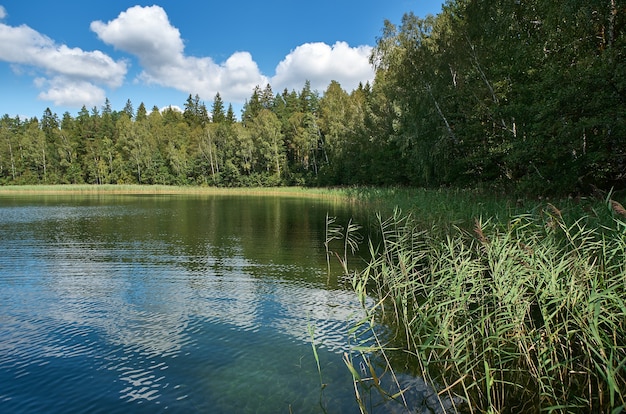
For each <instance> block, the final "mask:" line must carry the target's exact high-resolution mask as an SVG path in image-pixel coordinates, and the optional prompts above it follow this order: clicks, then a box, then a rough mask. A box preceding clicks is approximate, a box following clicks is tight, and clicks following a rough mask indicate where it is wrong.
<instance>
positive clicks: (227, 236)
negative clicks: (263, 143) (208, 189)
mask: <svg viewBox="0 0 626 414" xmlns="http://www.w3.org/2000/svg"><path fill="white" fill-rule="evenodd" d="M327 212H328V213H330V214H331V215H342V214H348V213H347V212H344V211H341V210H336V208H335V207H333V206H329V205H327V204H324V203H323V202H319V201H314V200H302V199H287V198H268V197H265V198H262V197H250V196H248V197H210V196H205V197H200V196H113V195H109V196H64V197H61V196H56V197H32V196H29V197H0V252H1V255H0V412H4V413H21V412H27V413H38V412H42V413H44V412H45V413H55V412H58V413H60V412H63V413H66V412H90V413H92V412H102V413H115V412H149V413H154V412H185V413H186V412H207V413H245V412H255V413H256V412H260V413H280V412H284V413H288V412H294V413H308V412H313V413H315V412H323V411H324V409H326V410H327V412H329V413H334V412H345V413H353V412H358V407H357V405H356V404H355V402H354V394H353V392H354V391H353V388H352V381H351V377H350V374H349V372H348V370H347V369H346V367H345V365H344V363H343V362H342V353H343V352H344V351H345V350H347V349H348V348H347V346H348V341H349V339H348V333H347V329H348V327H349V324H350V321H351V320H353V319H355V318H356V317H358V315H359V314H360V313H359V305H358V303H357V302H356V300H355V295H354V293H353V292H351V291H350V290H349V289H346V288H345V287H343V286H342V284H341V283H338V282H337V281H336V280H334V281H333V280H331V281H330V283H328V281H327V273H326V261H325V260H326V259H325V257H326V256H325V252H324V250H323V241H324V218H325V215H326V213H327ZM309 327H314V337H315V342H316V344H317V347H318V353H319V358H320V363H321V366H322V380H323V382H324V383H325V384H327V386H326V388H325V389H324V392H323V395H322V396H321V398H320V378H319V375H318V371H317V367H316V363H315V359H314V354H313V352H312V347H311V337H310V334H309Z"/></svg>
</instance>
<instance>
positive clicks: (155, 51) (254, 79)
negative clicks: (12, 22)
mask: <svg viewBox="0 0 626 414" xmlns="http://www.w3.org/2000/svg"><path fill="white" fill-rule="evenodd" d="M91 30H92V31H93V32H95V33H96V34H97V36H98V37H99V38H100V40H102V41H103V42H105V43H107V44H110V45H112V46H114V47H115V48H116V49H119V50H122V51H125V52H127V53H130V54H132V55H135V56H136V57H137V58H138V59H139V62H140V64H141V66H142V69H143V72H142V73H141V74H140V75H139V76H138V78H137V79H138V80H139V81H143V82H145V83H148V84H157V85H161V86H165V87H171V88H175V89H178V90H180V91H183V92H185V93H191V94H199V95H200V96H201V97H203V98H204V99H211V98H213V97H214V96H215V94H216V93H217V92H219V93H220V95H221V96H222V98H223V99H224V100H226V101H231V102H243V101H244V100H246V99H247V98H249V97H250V95H251V93H252V91H253V89H254V87H255V86H257V85H259V86H262V87H263V86H264V85H266V84H267V83H270V84H271V85H272V88H273V89H274V90H282V89H284V88H287V89H289V90H291V89H296V90H298V89H300V88H302V86H303V85H304V82H305V81H306V80H309V81H310V82H311V86H312V88H313V89H318V90H323V89H325V88H326V87H327V86H328V85H329V84H330V81H332V80H335V81H337V82H339V83H340V84H341V85H342V86H343V87H344V88H345V89H347V90H351V89H354V88H356V87H357V86H358V84H359V82H366V81H371V80H373V79H374V71H373V69H372V68H371V66H370V64H369V55H370V53H371V50H372V48H371V47H370V46H359V47H350V46H349V45H348V44H347V43H345V42H337V43H335V44H334V45H332V46H329V45H327V44H325V43H307V44H304V45H301V46H298V47H297V48H296V49H294V50H293V51H291V53H289V55H287V56H286V57H285V59H284V60H283V61H281V62H280V63H279V64H278V66H277V67H276V74H275V76H274V77H272V78H271V79H270V78H269V77H267V76H265V75H264V74H262V73H261V71H260V70H259V67H258V65H257V63H256V62H255V61H254V60H253V57H252V55H251V54H250V53H249V52H242V51H239V52H235V53H233V54H232V55H231V56H230V57H229V58H228V59H227V60H226V61H225V62H221V63H216V62H214V61H213V59H211V58H210V57H194V56H187V55H186V54H185V46H184V42H183V39H182V38H181V33H180V31H179V30H178V29H177V28H176V27H174V26H172V24H171V23H170V21H169V18H168V16H167V13H166V12H165V10H164V9H163V8H161V7H160V6H150V7H141V6H134V7H131V8H129V9H128V10H126V11H124V12H122V13H120V14H119V16H118V17H117V18H115V19H114V20H111V21H109V22H107V23H105V22H102V21H94V22H92V23H91Z"/></svg>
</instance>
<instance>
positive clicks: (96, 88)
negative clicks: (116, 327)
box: [0, 0, 444, 117]
mask: <svg viewBox="0 0 626 414" xmlns="http://www.w3.org/2000/svg"><path fill="white" fill-rule="evenodd" d="M443 1H444V0H411V1H409V0H382V1H381V0H361V1H358V2H356V1H355V2H353V1H341V0H339V1H337V0H334V1H332V0H318V1H316V2H304V1H294V0H275V1H265V2H264V1H258V0H252V1H250V0H240V1H228V0H226V1H224V0H222V1H214V0H210V1H201V2H199V1H192V0H161V1H158V0H154V2H149V3H139V4H138V3H137V2H136V1H124V0H119V1H118V0H116V1H99V2H88V1H77V0H70V1H63V0H61V1H45V2H44V1H14V0H0V116H1V115H3V114H9V115H10V116H16V115H19V116H22V117H33V116H37V117H41V115H42V113H43V111H44V110H45V109H46V108H48V107H49V108H50V109H51V110H52V111H53V112H55V113H57V114H58V115H59V116H61V115H62V114H63V113H64V112H65V111H68V112H70V114H72V115H75V114H76V113H77V112H78V111H79V110H80V108H81V107H82V106H83V105H84V106H86V107H87V108H88V109H91V108H93V107H96V108H98V109H101V107H102V105H103V104H104V102H105V99H106V98H108V99H109V100H110V102H111V106H112V108H113V109H114V110H121V109H122V108H123V107H124V105H125V103H126V101H127V100H128V99H130V100H131V102H132V103H133V106H134V107H135V108H136V107H137V106H138V105H139V103H141V102H143V103H144V104H145V105H146V107H147V108H148V110H150V109H151V108H152V107H153V106H155V105H156V106H158V107H159V108H163V107H167V106H170V105H173V106H178V107H182V106H183V105H184V103H185V101H186V99H187V97H188V96H189V94H192V95H196V94H197V95H199V96H200V99H201V100H202V101H203V102H205V103H206V104H207V106H208V107H209V109H210V104H211V103H212V101H213V98H214V97H215V94H216V93H217V92H219V93H220V95H221V97H222V100H223V101H224V102H225V103H226V104H227V105H228V104H232V105H233V107H234V108H235V109H236V111H235V112H236V115H237V116H239V112H238V110H239V109H240V108H241V105H242V104H243V103H244V102H245V101H246V99H248V98H249V97H250V95H251V94H252V91H253V89H254V87H255V86H257V85H259V86H261V87H265V85H267V84H268V83H269V84H270V85H271V87H272V90H273V91H274V93H277V92H281V91H282V90H284V89H285V88H286V89H288V90H289V91H291V90H296V91H300V90H301V89H302V87H303V86H304V83H305V81H306V80H309V81H310V82H311V87H312V89H313V90H317V91H318V92H320V93H323V92H324V90H325V89H326V87H327V86H328V85H329V83H330V81H331V80H336V81H338V82H339V83H340V84H341V86H342V87H343V88H344V89H346V90H347V91H351V90H353V89H354V88H356V87H357V86H358V84H359V82H363V83H365V82H367V81H370V82H371V81H372V80H373V78H374V73H373V69H372V67H371V65H370V64H369V55H370V52H371V50H372V47H373V46H374V45H375V44H376V39H377V38H378V37H379V36H380V35H381V33H382V28H383V24H384V21H385V20H389V21H391V22H392V23H394V24H400V22H401V19H402V16H403V14H404V13H407V12H410V11H412V12H413V13H415V14H416V15H418V16H420V17H424V16H426V15H427V14H437V13H439V12H440V11H441V7H442V4H443Z"/></svg>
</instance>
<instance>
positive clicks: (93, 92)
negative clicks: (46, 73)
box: [35, 76, 106, 107]
mask: <svg viewBox="0 0 626 414" xmlns="http://www.w3.org/2000/svg"><path fill="white" fill-rule="evenodd" d="M35 84H36V85H37V86H39V87H41V88H44V89H46V90H45V91H43V92H41V93H40V94H39V96H38V97H37V98H39V99H41V100H44V101H52V102H54V104H55V105H59V106H72V107H81V106H83V105H85V106H87V107H92V106H97V105H98V104H102V103H103V102H104V101H105V99H106V93H105V91H104V89H102V88H100V87H98V86H96V85H94V84H93V83H91V82H87V81H81V80H77V79H72V78H68V77H64V76H57V77H54V78H52V79H44V78H38V79H36V80H35Z"/></svg>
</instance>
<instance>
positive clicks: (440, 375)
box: [353, 199, 626, 413]
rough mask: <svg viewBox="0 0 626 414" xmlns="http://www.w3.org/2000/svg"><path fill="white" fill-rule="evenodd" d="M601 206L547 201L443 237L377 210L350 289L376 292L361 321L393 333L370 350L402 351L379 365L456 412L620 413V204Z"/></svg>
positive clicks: (623, 328)
mask: <svg viewBox="0 0 626 414" xmlns="http://www.w3.org/2000/svg"><path fill="white" fill-rule="evenodd" d="M606 205H607V206H608V208H607V209H606V212H602V213H601V214H600V215H599V216H595V217H593V216H589V217H583V218H578V219H570V218H569V216H568V215H567V214H565V213H564V212H562V211H560V210H558V209H557V208H556V207H555V206H553V205H551V204H548V205H547V206H546V207H545V208H543V209H541V210H540V211H538V212H537V214H535V215H521V216H516V217H514V218H512V219H510V220H507V221H506V222H497V221H491V220H482V219H477V220H476V222H475V226H474V229H473V230H472V231H467V230H461V229H458V230H457V231H456V232H453V233H448V235H447V236H446V235H443V236H442V235H441V234H439V233H437V232H432V231H430V230H423V227H421V228H420V227H418V226H417V225H416V224H415V221H414V220H413V218H412V217H411V216H410V215H403V214H402V213H400V212H399V211H396V212H395V213H394V215H392V216H391V217H390V218H389V219H382V218H379V229H380V233H381V238H380V242H379V243H377V242H371V243H370V250H371V255H372V260H371V262H370V263H369V265H368V266H367V267H366V268H365V269H364V270H363V271H361V272H357V273H355V274H354V276H353V286H354V288H355V289H356V291H357V292H358V293H359V297H361V298H365V297H366V296H367V295H371V296H373V298H374V301H373V304H372V305H370V306H368V307H367V308H368V311H369V316H368V317H367V318H366V319H365V320H364V323H367V324H370V325H371V326H373V327H374V326H376V325H377V322H379V321H382V322H383V323H385V324H389V325H388V326H395V327H396V329H397V330H396V331H395V336H394V335H390V336H389V337H388V340H389V343H388V344H387V345H384V344H382V343H381V342H378V345H377V347H374V348H378V349H379V350H382V351H384V350H385V349H387V348H400V349H402V350H404V353H403V354H402V355H404V357H403V359H404V360H405V362H404V363H401V362H400V363H399V360H398V359H396V360H395V361H394V360H393V359H392V360H391V362H389V359H387V361H388V363H389V364H391V366H393V367H398V366H402V365H406V364H409V365H411V364H412V366H414V367H417V370H416V372H415V374H417V375H421V376H422V377H423V378H424V379H425V380H426V381H427V382H428V383H429V384H436V386H437V387H438V388H437V390H438V391H439V392H438V395H439V397H440V400H439V401H440V402H441V403H442V404H444V403H446V401H448V402H449V401H457V403H458V406H457V409H459V410H466V409H468V410H470V411H471V412H491V413H505V412H540V411H550V412H553V411H556V412H620V411H621V410H623V409H624V407H626V393H625V391H624V390H625V389H626V375H625V373H626V369H625V367H626V325H625V322H626V302H625V300H624V298H625V297H626V291H625V289H626V285H625V284H624V276H625V274H626V268H625V263H626V261H625V256H624V255H625V252H626V224H625V222H624V219H626V210H624V208H623V206H622V205H621V204H620V203H618V202H616V201H613V200H610V199H607V204H606ZM609 212H610V213H611V214H609ZM503 223H504V224H503ZM371 350H372V349H369V351H371ZM387 352H388V353H390V352H392V351H391V350H387ZM383 355H385V358H387V356H386V354H383ZM376 378H377V376H376V375H375V373H372V378H370V379H369V380H368V381H374V382H375V383H376V382H377V379H376ZM361 381H363V383H364V384H365V383H366V382H367V381H365V380H361V379H357V382H359V383H360V382H361ZM461 401H462V402H463V404H462V405H461ZM453 410H454V409H453Z"/></svg>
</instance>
